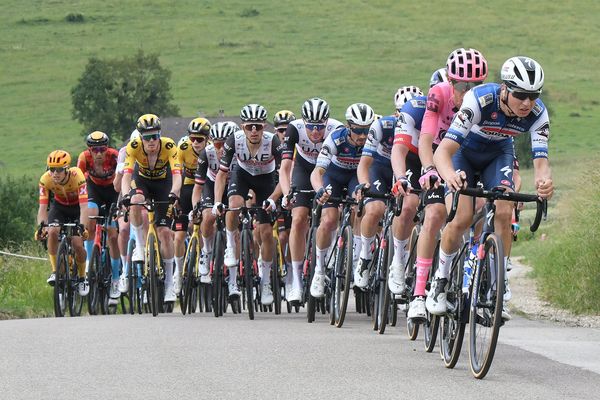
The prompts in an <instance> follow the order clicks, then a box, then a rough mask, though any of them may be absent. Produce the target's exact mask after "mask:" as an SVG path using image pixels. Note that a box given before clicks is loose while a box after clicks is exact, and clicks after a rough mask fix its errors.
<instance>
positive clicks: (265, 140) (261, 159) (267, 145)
mask: <svg viewBox="0 0 600 400" xmlns="http://www.w3.org/2000/svg"><path fill="white" fill-rule="evenodd" d="M281 147H282V146H281V142H280V141H279V138H278V137H277V135H275V134H274V133H271V132H263V134H262V141H261V144H260V147H259V149H258V151H257V152H256V154H252V153H251V152H250V149H249V148H248V140H247V139H246V134H245V133H244V131H242V130H239V131H237V132H235V133H234V134H233V135H231V136H229V137H228V138H227V140H226V141H225V144H224V145H223V156H222V157H221V161H220V169H221V171H224V172H228V171H229V168H230V167H231V164H232V162H233V161H234V156H235V160H236V161H237V165H238V167H239V168H241V169H243V170H244V171H246V172H248V173H249V174H250V175H252V176H257V175H266V174H270V173H271V172H273V171H275V169H277V168H279V164H280V163H281Z"/></svg>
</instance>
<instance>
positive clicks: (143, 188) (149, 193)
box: [121, 114, 181, 302]
mask: <svg viewBox="0 0 600 400" xmlns="http://www.w3.org/2000/svg"><path fill="white" fill-rule="evenodd" d="M136 129H137V131H138V132H139V133H140V137H139V138H137V139H134V140H132V141H131V142H129V144H127V150H126V151H127V156H126V158H125V164H124V166H123V180H122V183H121V193H123V198H122V202H123V204H124V205H125V206H128V205H129V204H130V203H140V202H144V201H145V200H147V199H153V200H155V201H165V202H166V201H170V202H171V203H175V202H176V201H177V199H178V195H179V191H180V189H181V165H180V164H179V161H178V159H177V147H176V145H175V142H174V141H173V139H170V138H167V137H161V124H160V119H159V118H158V117H157V116H156V115H154V114H144V115H142V116H141V117H139V118H138V120H137V124H136ZM136 165H137V172H136V173H135V174H134V168H135V166H136ZM168 167H170V168H171V174H169V173H168ZM132 181H133V182H135V188H133V187H132ZM167 210H168V206H167V204H157V205H156V221H157V223H156V231H157V233H158V238H159V240H160V251H161V254H162V257H163V263H164V270H165V298H164V301H166V302H171V301H175V292H174V290H173V256H174V249H173V235H172V233H171V230H170V229H169V228H170V226H171V218H170V216H167ZM143 222H144V221H143V218H142V211H141V206H131V230H132V231H134V232H135V240H136V247H135V250H134V252H133V257H132V258H133V259H132V261H144V253H145V252H144V249H145V239H146V231H147V228H145V227H144V226H143Z"/></svg>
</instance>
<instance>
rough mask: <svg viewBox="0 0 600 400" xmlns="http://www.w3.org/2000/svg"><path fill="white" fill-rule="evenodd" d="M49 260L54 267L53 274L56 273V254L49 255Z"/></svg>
mask: <svg viewBox="0 0 600 400" xmlns="http://www.w3.org/2000/svg"><path fill="white" fill-rule="evenodd" d="M48 260H49V261H50V266H52V272H56V254H50V253H48Z"/></svg>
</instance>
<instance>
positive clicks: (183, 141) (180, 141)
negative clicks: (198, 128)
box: [177, 135, 189, 147]
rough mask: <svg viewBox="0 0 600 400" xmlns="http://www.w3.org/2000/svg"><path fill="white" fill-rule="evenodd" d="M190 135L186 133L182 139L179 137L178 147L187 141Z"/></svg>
mask: <svg viewBox="0 0 600 400" xmlns="http://www.w3.org/2000/svg"><path fill="white" fill-rule="evenodd" d="M188 138H189V136H188V135H185V136H184V137H182V138H181V139H179V141H178V142H177V147H179V146H181V145H182V144H183V143H185V141H186V140H188Z"/></svg>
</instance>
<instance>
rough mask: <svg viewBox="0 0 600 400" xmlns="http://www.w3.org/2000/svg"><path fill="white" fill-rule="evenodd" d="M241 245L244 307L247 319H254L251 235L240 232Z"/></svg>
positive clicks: (248, 232)
mask: <svg viewBox="0 0 600 400" xmlns="http://www.w3.org/2000/svg"><path fill="white" fill-rule="evenodd" d="M240 243H241V245H242V267H243V269H244V290H245V292H246V305H247V307H246V308H247V310H248V318H249V319H251V320H253V319H254V307H255V304H254V276H253V275H254V274H253V267H254V266H253V263H254V257H253V255H252V246H253V245H254V243H253V241H252V233H251V232H250V231H248V230H244V231H242V239H241V241H240Z"/></svg>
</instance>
